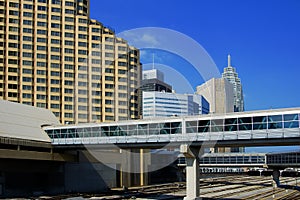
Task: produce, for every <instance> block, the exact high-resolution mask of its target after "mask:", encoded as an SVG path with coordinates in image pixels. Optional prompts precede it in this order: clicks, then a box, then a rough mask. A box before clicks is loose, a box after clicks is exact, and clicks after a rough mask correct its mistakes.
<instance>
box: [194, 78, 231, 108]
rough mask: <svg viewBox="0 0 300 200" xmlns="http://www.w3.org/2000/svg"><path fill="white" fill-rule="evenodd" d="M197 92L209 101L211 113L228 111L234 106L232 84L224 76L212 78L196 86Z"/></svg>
mask: <svg viewBox="0 0 300 200" xmlns="http://www.w3.org/2000/svg"><path fill="white" fill-rule="evenodd" d="M196 93H197V94H199V95H203V96H204V98H205V99H206V100H207V101H208V102H209V105H210V109H209V111H210V112H211V113H229V112H233V108H234V105H233V103H234V98H233V97H234V92H233V85H232V84H231V83H230V82H229V81H228V80H227V79H225V78H212V79H210V80H208V81H206V82H205V83H203V84H202V85H199V86H197V91H196Z"/></svg>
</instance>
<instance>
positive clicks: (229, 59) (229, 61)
mask: <svg viewBox="0 0 300 200" xmlns="http://www.w3.org/2000/svg"><path fill="white" fill-rule="evenodd" d="M230 66H231V57H230V54H228V67H230Z"/></svg>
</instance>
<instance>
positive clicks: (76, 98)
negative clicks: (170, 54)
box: [0, 0, 141, 123]
mask: <svg viewBox="0 0 300 200" xmlns="http://www.w3.org/2000/svg"><path fill="white" fill-rule="evenodd" d="M89 7H90V3H89V1H88V0H0V98H1V99H6V100H10V101H14V102H19V103H22V104H29V105H33V106H37V107H43V108H48V109H51V110H52V111H53V113H54V114H55V115H56V116H57V117H58V118H59V119H60V121H61V122H62V123H81V122H93V121H97V122H100V121H113V120H126V119H136V118H138V117H139V109H138V92H137V89H138V87H139V86H140V80H141V64H140V58H139V50H138V49H136V48H134V47H132V46H129V45H128V43H127V42H126V41H124V40H123V39H121V38H117V37H116V35H115V34H114V31H113V30H111V29H110V28H107V27H105V26H103V25H102V24H101V23H100V22H98V21H97V20H93V19H90V17H89Z"/></svg>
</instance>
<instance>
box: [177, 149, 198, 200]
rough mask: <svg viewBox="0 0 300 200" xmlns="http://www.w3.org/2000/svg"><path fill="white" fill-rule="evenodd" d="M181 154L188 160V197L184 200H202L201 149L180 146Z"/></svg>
mask: <svg viewBox="0 0 300 200" xmlns="http://www.w3.org/2000/svg"><path fill="white" fill-rule="evenodd" d="M180 152H181V153H182V154H183V155H184V156H185V158H186V197H184V200H197V199H200V197H199V196H200V187H199V152H200V147H191V146H188V145H186V144H184V145H181V146H180Z"/></svg>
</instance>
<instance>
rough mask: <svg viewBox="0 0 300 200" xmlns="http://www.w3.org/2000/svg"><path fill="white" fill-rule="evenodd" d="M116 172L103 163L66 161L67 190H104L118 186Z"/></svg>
mask: <svg viewBox="0 0 300 200" xmlns="http://www.w3.org/2000/svg"><path fill="white" fill-rule="evenodd" d="M111 167H115V166H111ZM116 174H117V173H116V170H114V169H113V168H110V167H108V166H106V165H104V164H101V163H66V164H65V191H66V192H103V191H105V190H108V189H109V188H111V187H116V186H117V181H116V180H117V176H116Z"/></svg>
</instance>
